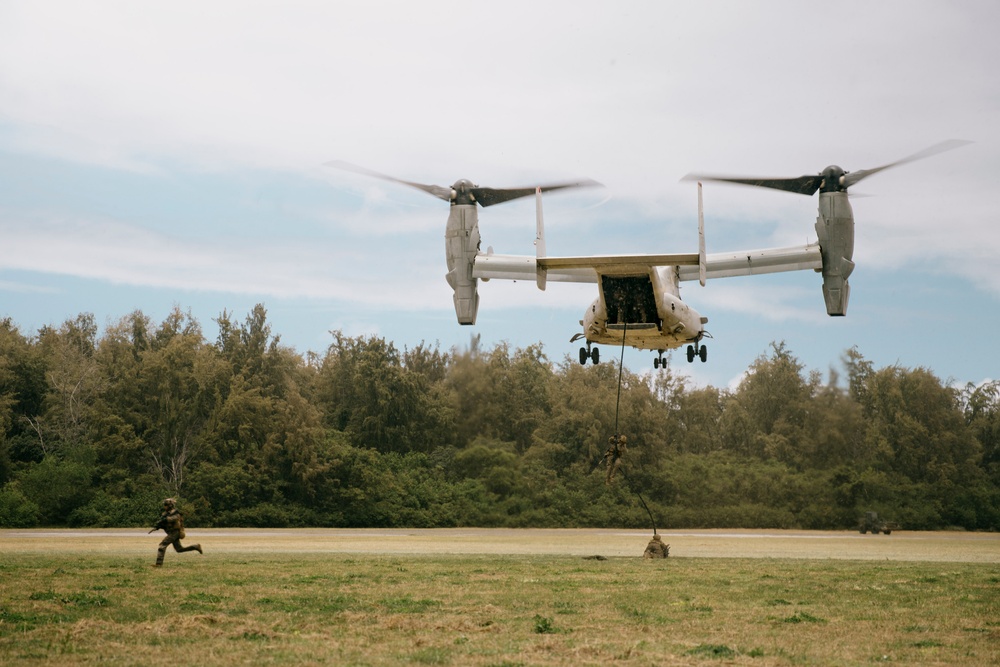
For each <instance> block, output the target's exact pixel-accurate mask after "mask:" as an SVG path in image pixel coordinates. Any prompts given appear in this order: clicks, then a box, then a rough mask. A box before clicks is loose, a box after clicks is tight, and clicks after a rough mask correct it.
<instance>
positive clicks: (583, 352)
mask: <svg viewBox="0 0 1000 667" xmlns="http://www.w3.org/2000/svg"><path fill="white" fill-rule="evenodd" d="M589 358H590V355H589V354H588V353H587V348H585V347H581V348H580V365H581V366H586V365H587V359H589Z"/></svg>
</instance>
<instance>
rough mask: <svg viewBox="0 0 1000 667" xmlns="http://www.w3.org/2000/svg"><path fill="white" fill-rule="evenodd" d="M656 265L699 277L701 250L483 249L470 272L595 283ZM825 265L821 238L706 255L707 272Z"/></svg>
mask: <svg viewBox="0 0 1000 667" xmlns="http://www.w3.org/2000/svg"><path fill="white" fill-rule="evenodd" d="M655 266H676V267H677V271H678V274H679V277H680V279H681V280H698V279H699V274H700V266H699V261H698V253H674V254H665V255H591V256H582V257H538V258H536V257H533V256H530V255H498V254H494V253H492V252H486V253H479V254H478V255H477V256H476V261H475V264H474V265H473V269H472V275H473V277H475V278H481V279H483V280H491V279H497V280H535V279H536V276H537V274H538V270H539V269H541V270H542V271H544V272H545V273H546V276H547V279H548V280H551V281H555V282H572V283H596V282H597V274H598V273H602V274H605V275H607V274H627V273H635V272H646V271H648V270H649V269H650V268H651V267H655ZM822 267H823V258H822V255H821V254H820V249H819V244H818V243H811V244H808V245H803V246H794V247H790V248H767V249H763V250H746V251H737V252H729V253H712V254H710V255H705V277H706V278H729V277H732V276H750V275H758V274H764V273H778V272H782V271H804V270H807V269H812V270H814V271H818V270H820V269H822Z"/></svg>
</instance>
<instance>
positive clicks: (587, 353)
mask: <svg viewBox="0 0 1000 667" xmlns="http://www.w3.org/2000/svg"><path fill="white" fill-rule="evenodd" d="M587 359H590V360H592V361H593V362H594V365H595V366H596V365H597V364H599V363H601V353H600V351H599V350H598V349H597V348H596V347H595V348H593V349H591V347H590V345H589V344H588V345H587V347H581V348H580V365H581V366H586V365H587Z"/></svg>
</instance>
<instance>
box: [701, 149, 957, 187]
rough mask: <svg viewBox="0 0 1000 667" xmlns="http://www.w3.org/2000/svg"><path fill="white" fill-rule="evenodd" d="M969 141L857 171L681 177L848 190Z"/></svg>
mask: <svg viewBox="0 0 1000 667" xmlns="http://www.w3.org/2000/svg"><path fill="white" fill-rule="evenodd" d="M969 143H972V142H970V141H962V140H959V139H951V140H949V141H942V142H941V143H939V144H935V145H933V146H931V147H930V148H925V149H924V150H922V151H920V152H919V153H914V154H913V155H910V156H908V157H904V158H903V159H901V160H896V161H895V162H890V163H889V164H884V165H882V166H881V167H875V168H874V169H859V170H858V171H853V172H845V171H844V170H842V169H841V168H840V167H837V166H833V165H831V166H829V167H827V168H826V169H824V170H823V171H822V172H821V173H819V174H812V175H808V174H807V175H805V176H799V177H798V178H744V177H735V176H712V175H706V174H688V175H687V176H685V177H684V178H683V179H681V180H684V181H717V182H722V183H740V184H742V185H753V186H755V187H759V188H773V189H775V190H784V191H786V192H795V193H798V194H802V195H813V194H815V193H816V191H817V190H819V189H820V188H822V189H823V191H824V192H828V191H829V192H837V191H846V190H847V189H848V188H850V187H851V186H852V185H854V184H855V183H857V182H858V181H860V180H862V179H864V178H867V177H869V176H871V175H872V174H877V173H878V172H880V171H883V170H885V169H889V168H890V167H898V166H900V165H903V164H908V163H910V162H916V161H917V160H923V159H924V158H928V157H931V156H933V155H938V154H939V153H944V152H945V151H950V150H952V149H955V148H959V147H960V146H965V145H966V144H969Z"/></svg>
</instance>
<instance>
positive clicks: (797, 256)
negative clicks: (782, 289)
mask: <svg viewBox="0 0 1000 667" xmlns="http://www.w3.org/2000/svg"><path fill="white" fill-rule="evenodd" d="M822 268H823V255H822V253H821V252H820V248H819V243H809V244H807V245H801V246H792V247H790V248H765V249H763V250H743V251H735V252H717V253H712V254H710V255H706V256H705V277H706V278H707V279H712V278H732V277H733V276H756V275H762V274H765V273H781V272H784V271H806V270H809V269H812V270H813V271H820V270H822ZM677 271H678V274H679V278H680V279H681V280H698V267H697V266H693V267H692V266H680V267H678V269H677Z"/></svg>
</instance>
